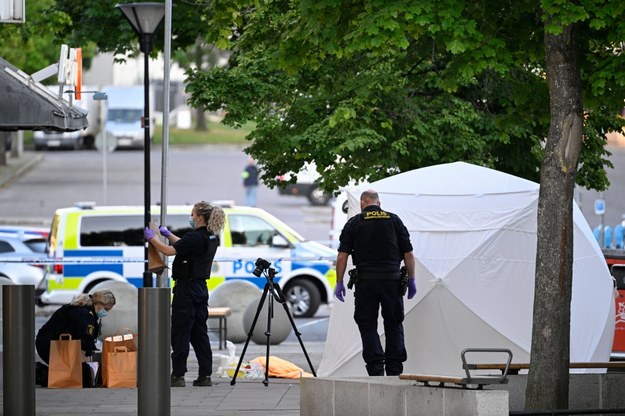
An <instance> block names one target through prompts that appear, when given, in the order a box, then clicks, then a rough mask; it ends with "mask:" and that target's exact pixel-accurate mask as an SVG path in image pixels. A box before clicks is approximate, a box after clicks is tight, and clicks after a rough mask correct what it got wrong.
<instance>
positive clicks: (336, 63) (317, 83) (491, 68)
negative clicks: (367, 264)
mask: <svg viewBox="0 0 625 416" xmlns="http://www.w3.org/2000/svg"><path fill="white" fill-rule="evenodd" d="M28 3H30V4H37V7H40V9H41V12H40V14H41V19H42V20H44V19H48V21H53V22H55V25H54V26H55V33H56V35H55V36H59V37H63V38H64V39H65V40H66V41H67V42H69V43H70V45H71V46H77V45H89V44H97V47H98V49H99V50H101V51H114V52H131V53H133V52H136V48H137V38H136V35H135V34H134V33H133V31H132V29H131V27H130V25H129V24H128V22H126V20H125V19H124V18H123V17H122V15H121V12H120V11H119V10H117V9H115V7H114V6H115V4H116V3H117V1H112V0H104V1H98V2H87V3H85V2H84V1H82V0H81V1H79V0H33V1H31V2H27V4H28ZM624 10H625V6H624V5H623V4H621V3H620V2H617V1H616V0H584V1H580V2H569V1H565V0H541V1H536V0H518V1H517V0H503V1H494V0H488V1H483V2H465V1H461V0H440V1H436V2H432V1H425V0H419V1H412V2H397V1H391V0H368V1H362V0H361V1H357V0H272V1H267V2H260V1H256V0H227V1H224V0H217V1H212V2H206V1H204V0H187V1H184V2H176V4H175V7H174V8H173V16H172V19H173V22H172V28H173V39H174V41H173V42H172V46H173V48H174V51H173V52H174V56H177V57H178V58H179V59H180V60H181V62H184V63H185V65H188V66H189V67H191V68H192V69H189V70H188V71H187V75H188V84H187V90H188V91H189V92H190V93H191V96H192V98H191V104H192V105H194V106H196V107H198V108H204V109H209V110H217V109H220V108H223V109H225V110H226V111H227V116H226V118H225V120H224V123H225V124H226V125H229V126H233V127H239V126H242V125H246V124H247V123H250V122H253V123H255V125H256V128H255V129H254V130H253V131H252V132H250V134H249V135H248V139H249V140H250V141H251V146H250V147H249V149H248V151H249V152H250V153H251V154H252V155H253V156H254V157H255V158H257V159H258V160H259V161H260V162H261V163H262V164H263V165H264V167H265V169H266V172H267V174H266V175H265V176H266V179H267V180H268V181H269V184H270V185H272V184H274V183H273V182H272V179H271V178H275V177H276V176H278V175H281V174H283V173H286V172H292V171H298V170H299V169H300V168H301V167H302V166H303V164H304V163H305V162H309V161H315V162H316V165H317V166H318V169H319V170H320V172H322V173H323V176H324V182H323V186H324V187H325V188H326V189H328V190H334V189H336V188H338V187H339V186H342V185H345V184H347V183H348V182H349V181H350V180H351V179H365V178H366V179H369V180H375V179H378V178H381V177H384V176H386V175H388V174H389V173H392V172H398V171H406V170H410V169H415V168H419V167H422V166H428V165H432V164H438V163H446V162H453V161H456V160H464V161H469V162H472V163H477V164H480V165H484V166H488V167H493V168H496V169H499V170H502V171H505V172H509V173H511V174H514V175H518V176H521V177H525V178H528V179H531V180H534V181H537V180H538V179H539V177H540V176H539V169H540V163H541V160H542V146H543V145H544V141H545V138H546V136H547V133H548V126H549V119H550V110H549V96H548V90H547V85H546V80H545V69H544V62H545V57H544V46H543V35H544V33H543V26H546V28H547V30H548V31H550V32H552V33H557V32H558V31H559V30H561V29H562V27H563V25H568V24H576V25H578V29H579V31H578V32H579V38H578V42H579V47H580V56H579V59H580V67H581V72H580V79H581V81H582V85H583V93H584V105H585V111H586V114H587V117H586V125H585V130H584V131H585V140H584V149H583V151H582V160H581V164H580V166H581V169H580V171H579V174H578V178H577V179H578V183H580V184H582V185H584V186H587V187H591V188H595V189H603V188H604V187H605V186H606V185H607V177H606V174H605V171H604V167H605V166H609V164H608V163H607V162H606V161H605V158H606V156H607V152H606V151H605V150H603V149H604V144H605V138H604V137H603V134H602V132H607V131H611V130H619V129H620V128H621V127H622V125H623V119H621V118H616V117H614V116H613V115H614V114H617V113H618V112H619V110H620V108H621V107H622V106H623V98H622V93H621V91H622V89H623V88H622V87H623V85H624V84H625V74H624V71H622V70H621V68H623V67H625V66H624V64H625V62H623V59H625V58H624V57H623V54H622V53H621V40H622V34H623V33H625V27H624V25H625V23H623V22H625V19H624V18H623V17H624V16H623V14H624ZM32 30H35V27H34V26H33V29H32ZM6 31H7V29H5V32H6ZM20 33H21V32H20ZM25 33H26V32H25ZM20 36H21V34H20ZM161 36H162V35H161V32H160V31H158V32H157V36H156V39H155V52H154V53H156V51H157V50H159V49H160V48H161V47H162V41H163V39H162V37H161ZM3 38H5V37H4V36H3ZM13 38H14V37H13V35H12V36H10V37H7V39H13ZM207 45H214V46H216V47H218V48H220V49H228V50H229V51H230V52H231V56H230V64H229V66H228V68H215V67H213V68H210V69H206V68H205V67H204V58H198V56H197V55H195V56H194V55H192V54H191V53H190V52H191V51H190V50H189V49H188V48H189V47H193V48H194V50H195V52H196V53H197V52H198V50H200V49H204V50H207V48H208V46H207ZM10 48H11V44H8V43H7V49H10ZM41 49H42V51H46V53H49V52H48V51H50V50H52V51H56V50H57V49H56V48H49V47H48V48H41ZM183 51H186V53H183ZM55 53H56V52H55ZM35 58H36V57H34V58H33V61H34V62H37V60H36V59H35ZM194 61H195V63H196V65H192V62H194ZM48 63H49V62H48ZM198 63H202V64H200V65H198ZM42 66H44V65H39V67H42ZM37 69H39V68H37ZM611 115H612V116H611Z"/></svg>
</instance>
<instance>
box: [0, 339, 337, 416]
mask: <svg viewBox="0 0 625 416" xmlns="http://www.w3.org/2000/svg"><path fill="white" fill-rule="evenodd" d="M303 342H304V347H305V348H306V351H307V352H308V355H309V357H310V360H311V362H312V364H313V366H314V367H315V371H316V369H317V368H318V367H319V363H320V361H321V356H322V354H323V349H324V346H325V342H310V343H307V342H306V340H303ZM243 346H244V343H241V344H236V347H237V349H236V353H237V355H238V354H240V353H241V352H242V350H243ZM215 354H227V351H226V350H217V349H213V355H215ZM265 354H266V345H257V344H255V343H254V342H252V341H250V344H249V345H248V348H247V351H246V353H245V356H244V361H250V360H252V359H254V358H256V357H259V356H262V357H264V356H265ZM271 356H275V357H280V358H282V359H285V360H287V361H290V362H292V363H293V364H295V365H297V366H299V367H300V368H302V370H304V371H308V372H310V367H309V366H308V363H307V361H306V357H305V355H304V353H303V351H302V348H301V346H300V344H299V342H286V341H285V342H282V343H281V344H279V345H271V346H270V359H269V362H270V363H271ZM214 363H215V364H216V365H218V363H219V361H218V360H214ZM216 365H214V367H213V368H214V371H216V370H217V367H216ZM188 367H189V372H188V373H187V375H186V377H185V380H186V382H187V386H186V387H177V388H171V389H170V392H171V415H172V416H178V415H181V416H196V415H209V416H218V415H219V416H229V415H232V416H234V415H237V416H265V415H275V414H276V413H278V412H279V413H280V415H281V416H294V415H299V414H300V412H299V408H300V388H299V387H300V386H299V380H287V379H278V378H269V384H268V385H267V386H265V385H264V384H263V383H262V379H260V380H241V379H237V381H236V383H235V385H234V386H231V385H230V381H231V379H230V378H218V377H215V376H213V386H212V387H193V386H192V382H193V380H194V379H195V377H196V375H197V361H196V360H195V355H194V353H193V351H191V354H190V356H189V366H188ZM0 380H2V378H0ZM35 396H36V400H37V404H36V413H37V415H46V416H69V415H81V416H82V415H89V416H105V415H106V416H110V415H112V414H115V415H136V414H137V405H138V401H137V400H138V399H137V389H136V388H133V389H129V388H121V389H109V388H90V389H48V388H42V387H38V386H37V387H36V390H35ZM0 401H4V391H2V394H1V395H0ZM1 411H2V409H0V412H1ZM0 414H1V413H0ZM6 416H9V415H6Z"/></svg>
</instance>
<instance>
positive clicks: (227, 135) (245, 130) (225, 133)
mask: <svg viewBox="0 0 625 416" xmlns="http://www.w3.org/2000/svg"><path fill="white" fill-rule="evenodd" d="M252 129H253V126H251V125H245V126H243V127H242V128H240V129H234V128H232V127H228V126H224V125H223V124H219V123H212V122H207V130H206V131H195V130H193V129H189V130H183V129H178V128H171V127H170V129H169V144H170V145H172V146H176V145H193V144H244V143H246V142H247V140H245V136H247V135H248V134H249V132H250V131H252ZM162 133H163V129H162V127H161V126H158V127H157V128H156V130H155V131H154V143H156V144H160V143H162V140H163V137H162V136H163V134H162Z"/></svg>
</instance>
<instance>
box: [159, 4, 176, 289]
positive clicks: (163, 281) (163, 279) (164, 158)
mask: <svg viewBox="0 0 625 416" xmlns="http://www.w3.org/2000/svg"><path fill="white" fill-rule="evenodd" d="M171 5H172V0H166V1H165V50H164V55H165V56H164V58H165V67H164V72H163V144H162V146H163V151H162V155H161V224H166V221H167V163H168V160H169V155H168V153H169V89H170V88H169V87H170V85H169V72H170V69H171V7H172V6H171ZM163 261H164V262H165V264H167V257H166V256H163ZM168 280H169V271H168V269H165V270H163V273H162V274H161V275H157V276H156V287H167V283H168Z"/></svg>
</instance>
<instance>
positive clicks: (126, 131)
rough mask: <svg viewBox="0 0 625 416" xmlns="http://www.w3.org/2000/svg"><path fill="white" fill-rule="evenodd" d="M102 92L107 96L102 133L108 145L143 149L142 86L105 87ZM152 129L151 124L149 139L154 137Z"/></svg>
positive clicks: (143, 96) (143, 99)
mask: <svg viewBox="0 0 625 416" xmlns="http://www.w3.org/2000/svg"><path fill="white" fill-rule="evenodd" d="M104 92H105V93H106V97H107V98H106V102H105V104H104V115H103V119H104V134H106V139H107V141H108V143H109V145H111V146H112V147H114V148H115V149H122V148H137V149H143V147H144V146H145V130H144V128H143V126H142V124H141V119H142V118H143V113H144V109H143V107H144V106H145V95H144V93H143V87H140V86H133V87H106V88H104ZM152 95H153V94H151V95H150V97H151V96H152ZM150 108H152V106H150ZM150 119H151V117H150ZM154 130H155V129H154V126H151V128H150V139H152V138H153V137H154Z"/></svg>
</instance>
